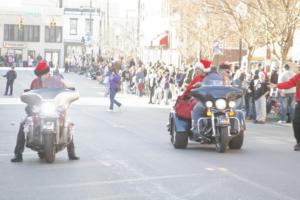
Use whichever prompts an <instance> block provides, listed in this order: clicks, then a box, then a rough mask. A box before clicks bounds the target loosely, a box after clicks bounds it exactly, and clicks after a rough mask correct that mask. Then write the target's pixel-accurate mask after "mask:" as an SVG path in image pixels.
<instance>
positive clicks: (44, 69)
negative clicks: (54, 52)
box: [34, 60, 50, 76]
mask: <svg viewBox="0 0 300 200" xmlns="http://www.w3.org/2000/svg"><path fill="white" fill-rule="evenodd" d="M49 71H50V68H49V66H48V64H47V61H45V60H41V61H40V62H39V63H38V64H37V65H36V67H35V69H34V73H35V75H37V76H42V75H44V74H47V73H48V72H49Z"/></svg>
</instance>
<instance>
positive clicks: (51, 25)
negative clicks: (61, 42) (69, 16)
mask: <svg viewBox="0 0 300 200" xmlns="http://www.w3.org/2000/svg"><path fill="white" fill-rule="evenodd" d="M55 26H56V22H55V21H54V18H52V20H51V21H50V28H55Z"/></svg>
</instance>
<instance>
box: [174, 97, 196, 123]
mask: <svg viewBox="0 0 300 200" xmlns="http://www.w3.org/2000/svg"><path fill="white" fill-rule="evenodd" d="M196 103H197V101H196V100H195V99H194V98H192V97H191V96H186V95H182V96H179V97H178V98H177V101H176V103H175V111H176V114H177V116H179V117H181V118H183V119H191V111H192V109H193V108H194V106H195V105H196Z"/></svg>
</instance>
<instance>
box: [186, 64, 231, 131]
mask: <svg viewBox="0 0 300 200" xmlns="http://www.w3.org/2000/svg"><path fill="white" fill-rule="evenodd" d="M230 75H231V65H230V64H227V63H224V64H221V65H220V66H219V69H218V70H217V69H216V68H215V67H212V68H211V70H210V72H209V73H208V74H207V75H206V77H205V78H204V79H203V81H202V82H203V84H207V85H210V83H209V82H210V81H216V80H220V81H222V82H223V85H230V84H231V83H230ZM204 108H205V106H204V105H203V104H202V102H201V101H198V102H197V104H196V105H195V106H194V108H193V110H192V129H191V130H192V132H193V133H194V134H198V126H197V122H198V120H199V119H200V118H201V116H202V113H203V111H204Z"/></svg>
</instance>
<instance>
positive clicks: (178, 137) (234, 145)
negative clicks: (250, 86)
mask: <svg viewBox="0 0 300 200" xmlns="http://www.w3.org/2000/svg"><path fill="white" fill-rule="evenodd" d="M191 95H192V98H194V99H196V100H197V101H200V102H201V103H202V104H203V105H204V106H205V109H204V112H203V113H202V115H201V116H202V117H201V118H200V119H199V120H198V121H195V122H194V123H197V124H196V127H197V130H196V131H191V127H192V121H191V120H190V119H189V120H187V119H183V118H181V117H179V116H178V115H177V113H176V111H175V110H174V109H172V110H171V112H170V115H169V125H168V131H169V133H170V136H171V142H172V144H173V146H174V147H175V148H178V149H183V148H186V147H187V145H188V140H189V139H190V140H192V141H196V142H200V143H201V144H215V145H216V151H217V152H219V153H224V152H226V150H227V147H228V146H229V148H230V149H240V148H241V147H242V145H243V140H244V131H245V129H246V124H245V115H244V112H243V111H242V110H240V109H238V108H237V102H238V100H239V99H241V97H242V96H243V91H242V90H241V89H239V88H237V87H233V86H224V85H222V83H220V84H212V85H205V84H203V85H202V86H201V87H199V88H197V89H193V90H192V92H191Z"/></svg>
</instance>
